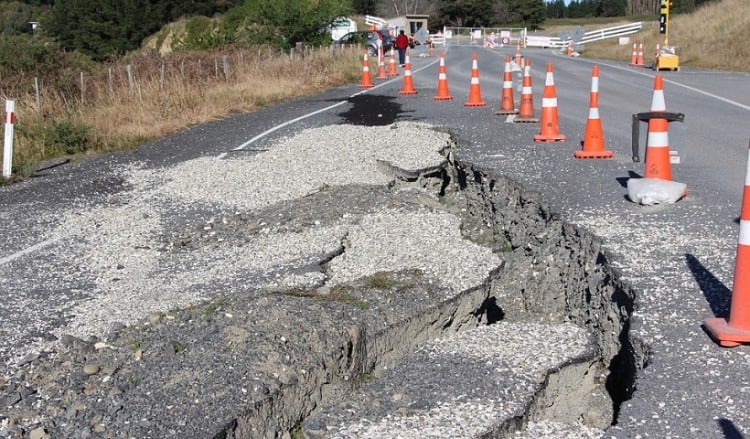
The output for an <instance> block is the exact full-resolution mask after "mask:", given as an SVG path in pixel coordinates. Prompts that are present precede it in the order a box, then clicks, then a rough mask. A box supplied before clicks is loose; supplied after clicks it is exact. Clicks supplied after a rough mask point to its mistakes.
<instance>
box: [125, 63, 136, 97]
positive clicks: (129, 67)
mask: <svg viewBox="0 0 750 439" xmlns="http://www.w3.org/2000/svg"><path fill="white" fill-rule="evenodd" d="M125 70H126V71H127V72H128V89H130V91H133V86H134V84H133V82H134V79H133V66H132V65H130V64H128V65H127V66H125Z"/></svg>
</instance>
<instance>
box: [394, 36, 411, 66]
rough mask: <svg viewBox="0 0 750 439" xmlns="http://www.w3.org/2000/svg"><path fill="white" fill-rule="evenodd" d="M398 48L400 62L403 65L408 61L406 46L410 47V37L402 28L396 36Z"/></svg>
mask: <svg viewBox="0 0 750 439" xmlns="http://www.w3.org/2000/svg"><path fill="white" fill-rule="evenodd" d="M395 46H396V49H397V50H398V63H399V64H401V67H403V66H404V64H405V63H406V48H407V47H409V37H407V36H406V34H405V33H404V30H403V29H402V30H401V31H400V32H399V33H398V36H397V37H396V43H395Z"/></svg>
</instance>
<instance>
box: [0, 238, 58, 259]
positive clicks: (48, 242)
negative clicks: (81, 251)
mask: <svg viewBox="0 0 750 439" xmlns="http://www.w3.org/2000/svg"><path fill="white" fill-rule="evenodd" d="M61 239H62V236H58V237H56V238H52V239H48V240H46V241H42V242H40V243H37V244H34V245H32V246H31V247H29V248H26V249H23V250H21V251H19V252H16V253H13V254H12V255H10V256H6V257H4V258H2V259H0V265H5V264H7V263H9V262H13V261H15V260H16V259H18V258H20V257H22V256H26V255H28V254H29V253H33V252H35V251H37V250H39V249H42V248H44V247H47V246H49V245H52V244H54V243H56V242H57V241H59V240H61Z"/></svg>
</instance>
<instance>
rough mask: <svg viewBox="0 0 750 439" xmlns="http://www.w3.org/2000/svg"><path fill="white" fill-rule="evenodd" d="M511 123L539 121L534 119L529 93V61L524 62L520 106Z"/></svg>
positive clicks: (531, 96) (532, 99) (532, 101)
mask: <svg viewBox="0 0 750 439" xmlns="http://www.w3.org/2000/svg"><path fill="white" fill-rule="evenodd" d="M513 122H523V123H536V122H539V119H537V118H536V117H534V96H533V94H532V93H531V60H530V59H527V60H526V65H525V66H524V68H523V88H522V89H521V105H520V108H519V110H518V116H516V117H515V119H513Z"/></svg>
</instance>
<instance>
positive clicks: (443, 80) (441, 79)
mask: <svg viewBox="0 0 750 439" xmlns="http://www.w3.org/2000/svg"><path fill="white" fill-rule="evenodd" d="M433 99H435V100H436V101H450V100H453V96H451V94H450V92H449V91H448V75H447V73H446V68H445V52H440V66H439V67H438V86H437V95H435V97H434V98H433Z"/></svg>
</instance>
